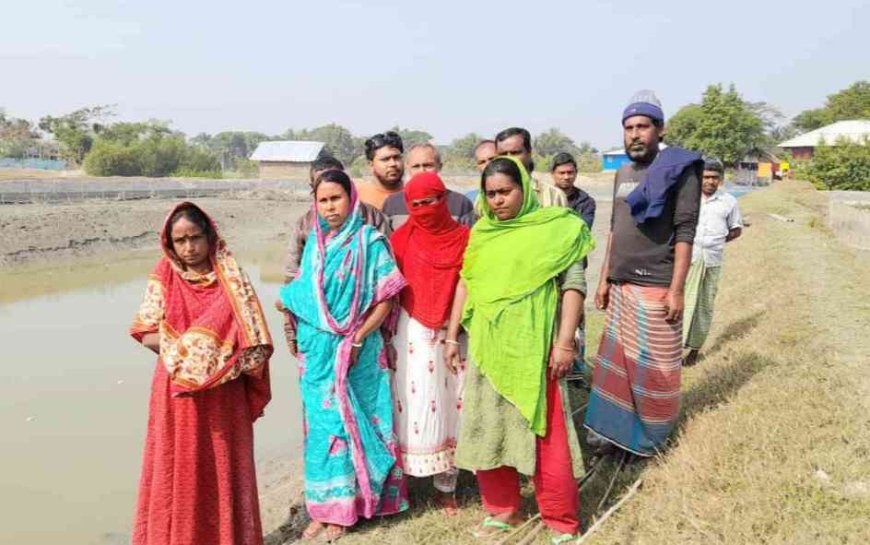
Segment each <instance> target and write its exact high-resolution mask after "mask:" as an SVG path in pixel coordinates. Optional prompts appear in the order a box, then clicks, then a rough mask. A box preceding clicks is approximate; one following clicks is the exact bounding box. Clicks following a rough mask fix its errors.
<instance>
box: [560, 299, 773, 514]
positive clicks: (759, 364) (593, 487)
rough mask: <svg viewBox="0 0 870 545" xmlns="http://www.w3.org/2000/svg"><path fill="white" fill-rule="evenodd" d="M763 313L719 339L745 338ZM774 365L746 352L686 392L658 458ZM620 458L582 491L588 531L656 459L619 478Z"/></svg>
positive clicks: (639, 461)
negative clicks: (699, 417) (702, 416)
mask: <svg viewBox="0 0 870 545" xmlns="http://www.w3.org/2000/svg"><path fill="white" fill-rule="evenodd" d="M761 314H762V313H758V314H755V315H753V316H750V317H749V318H746V319H744V320H740V321H737V322H734V323H733V324H732V325H731V326H729V328H728V329H727V330H726V332H725V334H723V335H722V336H721V337H720V339H719V340H720V343H723V339H725V341H724V342H727V340H728V339H735V338H738V337H741V336H743V335H744V334H745V333H746V332H748V331H749V330H750V329H752V328H753V327H755V324H756V323H757V322H758V320H759V319H760V316H761ZM775 364H776V362H775V361H774V360H772V359H770V358H768V357H766V356H763V355H761V354H758V353H756V352H747V353H745V354H740V355H738V356H737V357H736V358H734V359H733V360H732V361H731V362H730V363H728V364H727V365H723V366H719V367H716V368H713V369H711V370H709V371H708V372H707V373H706V375H705V376H704V377H703V378H702V379H701V380H699V381H698V382H697V383H696V384H694V385H693V386H692V387H691V388H689V389H688V390H687V391H685V392H684V393H683V398H682V403H681V405H682V408H681V411H680V417H679V421H678V422H677V428H676V430H675V432H674V435H673V436H672V437H671V440H670V441H669V444H668V446H667V447H666V448H665V449H664V450H663V451H662V452H661V453H660V455H659V457H665V456H667V453H668V449H669V448H673V446H675V445H676V444H677V443H678V442H679V440H680V437H681V435H682V430H683V427H684V425H685V423H686V422H687V421H688V420H689V419H690V418H691V417H692V416H694V415H696V414H699V413H702V412H704V411H706V410H708V409H710V408H712V407H715V406H717V405H720V404H722V403H725V402H727V401H728V400H729V399H730V398H731V397H733V396H734V395H735V394H736V393H737V392H738V391H739V390H740V389H741V388H742V387H743V386H745V385H746V384H747V383H748V382H749V381H750V380H752V378H753V377H754V376H755V375H757V374H758V373H760V372H762V371H763V370H764V369H766V368H767V367H769V366H771V365H775ZM585 397H586V396H585V395H582V396H581V395H580V394H578V397H577V399H576V400H574V401H575V402H578V401H581V398H585ZM578 417H579V415H578ZM579 423H582V419H580V420H579ZM577 424H578V419H577V417H575V425H577ZM585 436H586V434H585V433H583V432H581V433H580V437H581V447H582V448H583V451H584V457H586V456H588V455H589V452H590V449H589V447H588V446H587V445H586V442H585ZM618 458H619V456H618V455H613V456H611V457H609V459H608V460H606V461H605V464H604V466H603V467H601V468H600V469H599V471H598V472H597V474H596V475H595V476H594V477H593V478H592V480H591V481H590V482H589V484H588V486H587V487H586V488H585V489H584V490H583V492H582V497H581V502H580V520H581V524H582V527H583V528H588V527H589V525H591V524H592V522H593V521H594V519H595V517H598V516H601V515H602V514H603V513H604V511H605V510H606V509H607V508H608V507H610V506H611V505H613V504H614V503H615V502H616V501H618V499H619V498H620V497H622V495H623V494H625V492H626V490H627V489H628V488H629V487H630V486H631V485H632V483H634V482H635V481H636V480H637V479H638V478H640V477H641V476H642V474H643V471H644V468H645V467H646V465H647V464H648V463H655V462H654V461H653V460H654V459H637V458H635V462H634V463H631V464H629V465H626V466H625V467H624V468H623V469H622V470H621V471H620V472H619V474H618V475H617V474H615V472H616V471H617V469H618ZM612 479H613V480H614V484H613V487H612V491H611V492H610V494H609V495H608V496H607V498H606V500H605V501H604V502H603V504H602V498H603V497H604V496H605V493H606V492H607V489H608V487H609V485H610V483H611V480H612ZM599 505H600V508H599Z"/></svg>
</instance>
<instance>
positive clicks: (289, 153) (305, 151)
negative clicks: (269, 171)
mask: <svg viewBox="0 0 870 545" xmlns="http://www.w3.org/2000/svg"><path fill="white" fill-rule="evenodd" d="M322 149H323V142H307V141H300V140H274V141H271V142H260V144H259V145H258V146H257V149H255V150H254V153H252V154H251V160H252V161H283V162H292V163H310V162H311V161H313V160H315V159H317V156H318V155H319V154H320V150H322Z"/></svg>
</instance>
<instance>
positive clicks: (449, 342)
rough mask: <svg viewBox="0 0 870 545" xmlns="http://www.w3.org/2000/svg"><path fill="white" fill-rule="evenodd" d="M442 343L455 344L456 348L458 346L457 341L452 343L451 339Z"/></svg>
mask: <svg viewBox="0 0 870 545" xmlns="http://www.w3.org/2000/svg"><path fill="white" fill-rule="evenodd" d="M444 342H446V343H447V344H455V345H456V346H459V341H454V340H453V339H444Z"/></svg>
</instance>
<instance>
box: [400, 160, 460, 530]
mask: <svg viewBox="0 0 870 545" xmlns="http://www.w3.org/2000/svg"><path fill="white" fill-rule="evenodd" d="M446 196H447V188H446V187H445V186H444V182H442V181H441V178H440V177H439V176H438V174H437V173H435V172H422V173H420V174H417V175H416V176H414V177H413V178H411V180H410V181H409V182H408V183H407V184H406V185H405V203H406V205H407V207H408V212H409V214H410V218H409V219H408V221H407V222H406V223H405V224H404V225H402V227H400V228H399V229H398V230H397V231H396V232H395V233H393V235H392V237H391V238H390V243H391V244H392V246H393V249H394V251H395V253H396V261H397V262H398V264H399V269H400V270H401V271H402V275H403V276H404V277H405V279H406V280H407V281H408V285H407V287H405V289H404V290H403V291H402V293H401V304H402V308H401V312H400V314H399V325H398V329H397V332H396V338H395V347H396V352H397V364H396V373H395V375H394V377H393V399H394V403H395V409H396V429H397V431H398V436H399V445H400V448H401V452H402V461H403V464H404V469H405V473H406V474H407V475H411V476H413V477H427V476H430V475H434V477H435V478H434V484H435V488H436V489H437V491H438V492H439V502H440V503H441V505H442V506H443V507H444V508H445V511H446V512H447V513H448V514H455V512H456V502H455V500H454V497H453V492H454V490H455V488H456V477H457V475H458V471H457V469H456V468H455V467H454V465H453V452H454V449H455V447H456V435H457V427H458V423H459V413H460V410H461V408H462V393H461V369H459V370H453V369H449V368H448V367H446V366H445V364H444V359H443V357H442V356H443V351H444V346H445V337H446V330H445V329H444V328H445V325H446V322H447V320H448V318H449V317H450V309H451V305H452V303H453V295H454V292H455V290H456V285H457V282H458V280H459V270H460V269H461V268H462V258H463V255H464V253H465V246H466V244H467V243H468V235H469V229H468V227H466V226H464V225H461V224H459V223H458V222H457V221H456V220H454V219H453V217H452V216H451V215H450V212H449V211H448V209H447V198H446ZM463 344H464V341H463ZM463 353H464V350H463Z"/></svg>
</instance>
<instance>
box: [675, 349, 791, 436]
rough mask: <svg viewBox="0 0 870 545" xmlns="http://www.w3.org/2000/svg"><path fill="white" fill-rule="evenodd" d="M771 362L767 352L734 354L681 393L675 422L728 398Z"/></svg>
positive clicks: (681, 421) (684, 419)
mask: <svg viewBox="0 0 870 545" xmlns="http://www.w3.org/2000/svg"><path fill="white" fill-rule="evenodd" d="M774 363H775V362H774V361H773V360H772V359H770V358H768V357H767V356H763V355H761V354H758V353H757V352H747V353H745V354H740V355H739V356H738V357H736V358H734V360H733V361H732V362H731V363H729V364H728V365H724V366H720V367H717V368H715V369H712V370H710V371H709V372H708V373H707V374H706V376H704V378H703V379H702V380H700V381H699V382H698V383H697V384H695V385H693V386H692V387H691V388H690V389H689V390H687V391H686V392H684V393H683V399H682V403H681V404H682V410H681V414H680V422H679V424H678V425H680V426H681V425H682V424H683V423H684V422H685V421H686V420H688V419H689V418H691V417H692V416H693V415H695V414H696V413H699V412H703V411H705V410H707V409H709V408H711V407H715V406H716V405H719V404H721V403H724V402H726V401H728V399H729V398H730V397H731V396H732V395H734V394H735V393H736V392H737V391H738V390H739V389H740V388H742V387H743V386H744V385H745V384H746V383H747V382H749V381H750V380H751V379H752V377H753V376H755V375H756V374H758V373H760V372H761V371H763V370H764V369H765V368H767V367H768V366H770V365H773V364H774Z"/></svg>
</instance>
